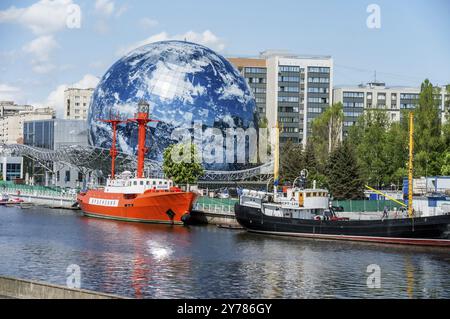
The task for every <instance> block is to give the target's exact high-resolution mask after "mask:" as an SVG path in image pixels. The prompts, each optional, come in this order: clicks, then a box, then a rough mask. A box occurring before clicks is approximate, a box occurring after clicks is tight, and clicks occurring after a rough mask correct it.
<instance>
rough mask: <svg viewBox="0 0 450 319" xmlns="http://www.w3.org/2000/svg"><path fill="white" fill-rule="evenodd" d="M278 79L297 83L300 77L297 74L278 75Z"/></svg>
mask: <svg viewBox="0 0 450 319" xmlns="http://www.w3.org/2000/svg"><path fill="white" fill-rule="evenodd" d="M278 81H279V82H294V83H298V82H300V77H299V76H281V75H280V76H279V77H278Z"/></svg>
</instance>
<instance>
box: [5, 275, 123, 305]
mask: <svg viewBox="0 0 450 319" xmlns="http://www.w3.org/2000/svg"><path fill="white" fill-rule="evenodd" d="M0 296H2V297H1V298H14V299H122V298H123V297H120V296H116V295H110V294H104V293H99V292H95V291H89V290H84V289H73V288H67V287H64V286H58V285H53V284H48V283H42V282H37V281H31V280H23V279H17V278H11V277H3V276H0Z"/></svg>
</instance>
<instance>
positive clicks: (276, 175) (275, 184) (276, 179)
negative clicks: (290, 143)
mask: <svg viewBox="0 0 450 319" xmlns="http://www.w3.org/2000/svg"><path fill="white" fill-rule="evenodd" d="M279 143H280V130H279V126H278V121H277V123H276V125H275V150H274V159H273V161H274V163H273V193H274V196H276V195H277V193H278V183H279V181H280V176H279V175H280V145H279Z"/></svg>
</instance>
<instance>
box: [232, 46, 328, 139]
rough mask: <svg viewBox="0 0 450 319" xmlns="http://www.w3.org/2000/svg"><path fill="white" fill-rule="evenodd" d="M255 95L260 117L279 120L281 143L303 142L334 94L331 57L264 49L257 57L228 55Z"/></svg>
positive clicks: (269, 123)
mask: <svg viewBox="0 0 450 319" xmlns="http://www.w3.org/2000/svg"><path fill="white" fill-rule="evenodd" d="M229 61H230V62H231V63H232V64H234V65H235V66H236V67H237V68H238V70H239V71H240V72H241V73H242V74H243V75H244V77H245V78H246V79H247V82H248V83H249V86H250V88H251V89H252V91H253V94H254V95H255V100H256V104H257V108H258V112H259V115H260V117H261V116H265V117H266V118H267V121H268V125H269V127H274V126H275V124H276V122H277V121H278V122H279V125H280V127H281V129H280V142H281V143H283V142H286V141H287V140H291V141H293V142H297V143H303V144H304V145H306V142H307V137H308V133H310V131H311V127H310V123H311V121H312V120H313V119H314V118H316V117H318V116H319V115H320V114H322V112H323V111H324V110H325V109H326V108H327V107H329V105H330V104H331V102H332V94H333V90H332V88H333V59H332V58H331V57H330V56H304V55H293V54H291V53H286V52H280V51H265V52H262V53H261V54H260V56H259V57H258V58H229Z"/></svg>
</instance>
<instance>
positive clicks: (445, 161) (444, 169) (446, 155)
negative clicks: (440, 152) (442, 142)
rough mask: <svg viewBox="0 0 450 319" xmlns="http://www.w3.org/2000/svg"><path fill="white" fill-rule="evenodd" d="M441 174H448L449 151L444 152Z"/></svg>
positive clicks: (449, 168)
mask: <svg viewBox="0 0 450 319" xmlns="http://www.w3.org/2000/svg"><path fill="white" fill-rule="evenodd" d="M441 174H442V175H444V176H450V152H445V153H444V156H443V161H442V167H441Z"/></svg>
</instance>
